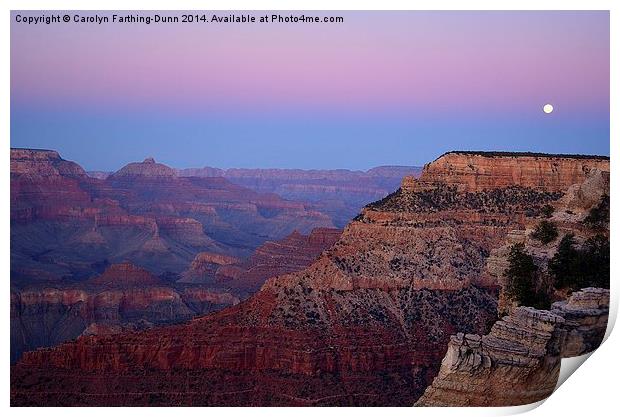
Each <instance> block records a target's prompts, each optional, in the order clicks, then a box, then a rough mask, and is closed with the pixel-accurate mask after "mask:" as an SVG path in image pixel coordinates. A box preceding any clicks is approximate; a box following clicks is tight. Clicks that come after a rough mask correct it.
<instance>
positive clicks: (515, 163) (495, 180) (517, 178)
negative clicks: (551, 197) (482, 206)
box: [403, 152, 609, 192]
mask: <svg viewBox="0 0 620 417" xmlns="http://www.w3.org/2000/svg"><path fill="white" fill-rule="evenodd" d="M593 169H598V170H601V171H607V172H609V157H603V156H584V155H548V154H535V153H512V152H510V153H508V152H448V153H446V154H444V155H442V156H440V157H439V158H437V159H436V160H435V161H433V162H431V163H430V164H427V165H426V166H425V167H424V171H423V174H422V176H421V177H420V179H419V180H416V179H415V178H412V177H409V178H406V179H405V181H404V182H403V188H404V189H411V190H424V189H426V188H428V187H431V188H433V187H434V186H435V184H437V183H441V184H445V185H453V186H456V187H457V188H458V190H459V191H469V192H476V191H483V190H489V189H494V188H504V187H509V186H519V187H526V188H533V189H537V190H545V191H549V192H551V191H563V190H566V189H567V188H568V187H570V186H571V185H573V184H578V183H582V182H583V181H584V180H585V178H586V175H587V174H588V173H590V171H592V170H593Z"/></svg>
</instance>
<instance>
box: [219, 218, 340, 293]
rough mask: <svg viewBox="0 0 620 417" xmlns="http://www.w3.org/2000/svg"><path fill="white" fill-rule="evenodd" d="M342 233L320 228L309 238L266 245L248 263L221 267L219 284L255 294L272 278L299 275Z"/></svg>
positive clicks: (292, 236)
mask: <svg viewBox="0 0 620 417" xmlns="http://www.w3.org/2000/svg"><path fill="white" fill-rule="evenodd" d="M341 233H342V231H341V230H338V229H328V228H317V229H314V230H313V231H312V232H311V233H310V234H309V235H307V236H306V235H302V234H301V233H299V232H297V231H295V232H293V233H291V234H290V235H289V236H287V237H285V238H284V239H282V240H278V241H273V242H266V243H264V244H263V245H261V246H260V247H259V248H258V249H256V251H255V252H254V253H253V254H252V256H251V257H250V258H248V259H247V260H246V261H244V262H241V263H238V264H234V265H233V264H229V265H225V266H221V267H219V268H218V269H217V270H216V272H215V280H216V282H217V283H219V284H221V285H224V286H226V287H229V288H236V289H238V290H241V291H242V292H245V293H247V294H252V293H254V292H255V291H257V290H258V289H259V288H260V287H261V286H262V285H263V284H264V283H265V281H266V280H267V279H268V278H271V277H277V276H280V275H284V274H290V273H293V272H297V271H300V270H302V269H303V268H305V267H307V266H309V265H310V264H312V262H314V260H316V258H317V257H318V256H319V255H320V254H321V253H322V252H323V251H324V250H326V249H328V248H330V247H331V246H332V245H333V244H334V243H336V241H338V238H339V237H340V234H341Z"/></svg>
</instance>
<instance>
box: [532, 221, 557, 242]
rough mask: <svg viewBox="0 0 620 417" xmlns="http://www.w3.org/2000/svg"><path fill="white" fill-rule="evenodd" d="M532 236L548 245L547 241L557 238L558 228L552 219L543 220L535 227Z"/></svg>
mask: <svg viewBox="0 0 620 417" xmlns="http://www.w3.org/2000/svg"><path fill="white" fill-rule="evenodd" d="M531 236H532V238H534V239H536V240H539V241H541V242H542V243H544V244H545V245H546V244H547V243H550V242H553V241H554V240H555V239H557V237H558V228H557V227H556V226H555V224H553V223H551V222H550V221H548V220H543V221H541V222H540V223H538V226H536V229H534V231H533V232H532V234H531Z"/></svg>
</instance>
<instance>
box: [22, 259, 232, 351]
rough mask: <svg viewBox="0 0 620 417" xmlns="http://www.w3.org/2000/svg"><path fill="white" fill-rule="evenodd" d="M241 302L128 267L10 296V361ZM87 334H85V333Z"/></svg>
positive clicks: (209, 289) (225, 293)
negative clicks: (30, 352)
mask: <svg viewBox="0 0 620 417" xmlns="http://www.w3.org/2000/svg"><path fill="white" fill-rule="evenodd" d="M238 302H239V298H238V297H237V296H235V295H234V294H233V293H231V292H230V291H228V290H225V289H221V288H219V289H218V288H215V287H208V286H192V287H187V286H180V285H173V284H172V283H166V282H164V281H162V280H160V279H159V278H157V277H156V276H154V275H153V274H151V273H150V272H148V271H146V270H144V269H142V268H138V267H136V266H134V265H132V264H130V263H122V264H115V265H111V266H110V267H109V268H107V269H106V271H105V272H104V273H103V274H101V275H99V276H97V277H95V278H93V279H90V280H88V281H87V282H85V283H81V284H73V285H71V284H65V285H56V286H54V287H52V286H32V287H29V288H26V289H22V290H15V291H12V292H11V362H14V361H15V360H17V359H18V358H19V357H20V356H21V354H22V352H24V351H28V350H33V349H36V348H38V347H43V346H55V345H58V344H59V343H62V342H64V341H66V340H71V339H75V338H76V337H78V336H80V335H81V334H90V335H92V334H97V332H98V331H99V330H101V331H103V332H104V333H105V334H110V333H117V332H120V331H121V330H123V329H135V328H149V327H153V326H154V325H158V324H159V325H160V324H164V323H175V322H179V321H184V320H188V319H189V318H191V317H193V316H195V315H197V314H205V313H208V312H211V311H215V310H220V309H222V308H224V307H226V306H230V305H234V304H237V303H238ZM85 332H86V333H85Z"/></svg>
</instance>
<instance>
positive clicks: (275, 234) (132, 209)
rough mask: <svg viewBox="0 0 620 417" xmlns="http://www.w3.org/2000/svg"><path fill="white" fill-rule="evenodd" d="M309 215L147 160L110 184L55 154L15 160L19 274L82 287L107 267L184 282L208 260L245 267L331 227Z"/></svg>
mask: <svg viewBox="0 0 620 417" xmlns="http://www.w3.org/2000/svg"><path fill="white" fill-rule="evenodd" d="M330 226H332V222H331V220H330V219H329V217H328V216H327V215H325V214H323V213H320V212H319V211H317V210H316V209H314V208H312V207H309V206H308V205H306V204H304V203H300V202H295V201H288V200H284V199H282V198H280V197H278V196H276V195H274V194H265V193H257V192H255V191H252V190H250V189H247V188H244V187H242V186H239V185H235V184H232V183H230V182H229V181H227V180H226V179H224V178H195V177H183V178H181V177H178V175H177V173H176V171H175V170H174V169H172V168H170V167H167V166H165V165H163V164H160V163H157V162H155V161H154V160H153V159H152V158H147V159H146V160H145V161H144V162H140V163H130V164H128V165H127V166H125V167H123V168H121V169H120V170H119V171H117V172H115V173H114V174H112V175H110V176H108V177H106V178H105V179H104V180H101V179H97V178H92V177H89V176H87V175H86V174H85V172H84V170H83V169H82V168H81V167H80V166H79V165H77V164H75V163H73V162H70V161H65V160H63V159H62V158H61V157H60V156H59V154H58V153H57V152H55V151H46V150H34V149H12V150H11V274H12V283H13V284H17V285H24V284H29V283H32V282H41V281H45V282H49V281H67V280H70V281H79V280H84V279H86V278H89V277H92V276H93V275H95V274H97V273H99V272H101V271H100V270H98V269H97V265H98V264H99V263H101V262H104V261H108V262H112V263H114V262H121V261H124V260H129V261H130V262H132V263H134V264H136V265H139V266H142V267H145V268H147V269H149V270H151V271H153V272H155V273H157V274H161V273H164V272H171V273H177V274H178V273H181V272H182V271H184V270H185V269H186V268H187V266H188V265H189V263H190V262H191V261H192V260H193V258H194V257H195V256H196V255H197V254H198V253H200V252H211V253H216V254H221V255H228V256H236V257H242V258H245V257H247V256H249V255H251V254H252V252H253V251H254V250H255V249H256V248H257V247H258V246H260V245H261V244H263V243H264V242H266V241H269V240H278V239H281V238H283V237H285V236H287V235H289V234H290V233H292V232H293V231H294V230H299V231H301V232H303V233H309V232H310V231H311V230H312V229H313V228H315V227H330Z"/></svg>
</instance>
